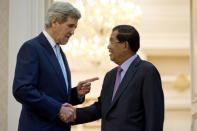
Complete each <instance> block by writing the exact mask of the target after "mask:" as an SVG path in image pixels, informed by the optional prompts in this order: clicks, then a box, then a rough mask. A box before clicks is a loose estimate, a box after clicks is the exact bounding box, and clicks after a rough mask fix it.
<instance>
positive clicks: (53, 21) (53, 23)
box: [51, 16, 58, 26]
mask: <svg viewBox="0 0 197 131" xmlns="http://www.w3.org/2000/svg"><path fill="white" fill-rule="evenodd" d="M57 23H58V21H57V17H55V16H52V19H51V25H52V26H53V25H56V24H57Z"/></svg>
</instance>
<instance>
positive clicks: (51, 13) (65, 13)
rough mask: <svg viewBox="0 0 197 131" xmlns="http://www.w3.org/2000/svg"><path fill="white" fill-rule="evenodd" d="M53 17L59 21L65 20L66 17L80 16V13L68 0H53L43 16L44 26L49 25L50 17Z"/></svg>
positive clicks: (77, 17) (78, 17)
mask: <svg viewBox="0 0 197 131" xmlns="http://www.w3.org/2000/svg"><path fill="white" fill-rule="evenodd" d="M53 17H55V18H56V19H57V21H58V22H59V23H63V22H65V21H67V18H68V17H73V18H76V19H80V18H81V13H80V12H79V10H78V9H77V8H75V7H74V6H73V5H71V4H70V3H68V2H54V3H53V4H52V5H51V6H50V8H49V9H48V11H47V14H46V17H45V27H46V28H48V27H51V21H52V18H53Z"/></svg>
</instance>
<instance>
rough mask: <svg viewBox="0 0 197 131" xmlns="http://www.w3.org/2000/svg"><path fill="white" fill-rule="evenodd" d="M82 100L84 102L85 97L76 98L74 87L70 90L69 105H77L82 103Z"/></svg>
mask: <svg viewBox="0 0 197 131" xmlns="http://www.w3.org/2000/svg"><path fill="white" fill-rule="evenodd" d="M84 100H85V96H82V97H78V94H77V88H76V87H74V88H72V90H71V97H70V102H69V103H70V104H72V105H77V104H81V103H83V102H84Z"/></svg>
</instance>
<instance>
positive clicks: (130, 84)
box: [76, 57, 164, 131]
mask: <svg viewBox="0 0 197 131" xmlns="http://www.w3.org/2000/svg"><path fill="white" fill-rule="evenodd" d="M116 72H117V68H114V69H112V70H111V71H109V72H108V73H107V74H106V76H105V78H104V82H103V87H102V91H101V95H100V97H99V98H98V102H95V103H94V104H93V105H91V106H89V107H84V108H81V109H77V119H76V124H81V123H85V122H90V121H93V120H97V119H100V118H101V119H102V123H101V131H163V121H164V96H163V91H162V86H161V79H160V75H159V73H158V71H157V69H156V68H155V67H154V66H153V65H152V64H151V63H149V62H147V61H143V60H141V59H140V58H139V57H137V58H136V59H135V60H134V61H133V63H132V64H131V65H130V66H129V68H128V70H127V72H126V74H125V76H124V78H123V80H122V82H121V84H120V87H119V89H118V91H117V94H116V96H115V98H114V100H113V101H112V100H111V99H112V93H113V88H114V83H115V77H116Z"/></svg>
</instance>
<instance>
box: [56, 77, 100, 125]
mask: <svg viewBox="0 0 197 131" xmlns="http://www.w3.org/2000/svg"><path fill="white" fill-rule="evenodd" d="M98 79H99V78H98V77H94V78H91V79H87V80H84V81H80V82H79V83H78V84H77V86H76V90H77V94H78V97H83V96H85V95H86V94H87V93H89V92H90V89H91V82H93V81H95V80H98ZM59 118H60V119H61V120H62V121H63V122H65V123H69V122H73V121H74V120H75V119H76V108H75V107H73V106H72V105H71V104H69V103H64V104H63V105H62V107H61V109H60V112H59Z"/></svg>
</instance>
